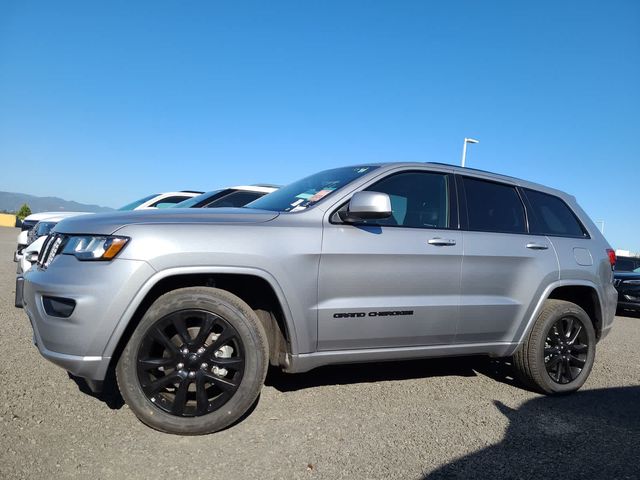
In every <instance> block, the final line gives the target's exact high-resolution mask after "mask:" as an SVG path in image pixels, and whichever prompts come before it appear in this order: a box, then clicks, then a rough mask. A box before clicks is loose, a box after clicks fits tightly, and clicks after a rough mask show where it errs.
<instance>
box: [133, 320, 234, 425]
mask: <svg viewBox="0 0 640 480" xmlns="http://www.w3.org/2000/svg"><path fill="white" fill-rule="evenodd" d="M244 367H245V355H244V346H243V344H242V340H241V338H240V335H239V334H238V332H237V330H236V329H235V328H234V327H233V326H232V325H231V324H230V323H229V322H227V321H226V320H225V319H224V318H222V317H221V316H220V315H217V314H215V313H212V312H209V311H205V310H200V309H186V310H179V311H176V312H172V313H170V314H169V315H166V316H165V317H163V318H161V319H160V320H159V321H158V322H156V323H155V324H154V325H153V326H152V327H151V328H150V329H149V330H148V331H147V332H146V333H145V335H144V337H143V339H142V342H141V343H140V347H139V349H138V353H137V376H138V380H139V382H140V386H141V387H142V391H143V392H144V394H145V396H146V397H147V399H148V400H149V401H150V402H152V403H153V404H154V405H156V406H157V407H158V408H160V409H161V410H163V411H165V412H167V413H169V414H171V415H175V416H180V417H198V416H202V415H206V414H208V413H211V412H213V411H215V410H218V409H219V408H220V407H222V406H223V405H224V404H225V403H227V402H228V401H229V399H231V397H232V396H233V395H234V394H235V392H236V391H237V389H238V387H239V386H240V382H241V380H242V376H243V374H244Z"/></svg>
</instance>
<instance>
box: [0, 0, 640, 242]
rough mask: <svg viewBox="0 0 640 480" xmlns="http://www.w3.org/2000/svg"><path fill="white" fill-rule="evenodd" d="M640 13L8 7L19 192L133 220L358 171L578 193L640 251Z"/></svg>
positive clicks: (618, 237)
mask: <svg viewBox="0 0 640 480" xmlns="http://www.w3.org/2000/svg"><path fill="white" fill-rule="evenodd" d="M639 25H640V2H638V1H635V0H629V1H607V2H603V1H597V2H595V1H593V2H592V1H573V2H572V1H563V2H555V1H549V2H545V1H537V2H526V3H525V2H512V1H501V2H489V1H487V2H479V1H468V2H467V1H448V2H436V1H415V2H413V1H401V2H392V1H386V2H379V1H361V2H360V1H344V0H343V1H336V2H329V1H323V2H311V1H295V2H293V1H292V2H280V1H275V0H274V1H270V2H215V1H202V2H197V1H189V2H178V1H175V2H174V1H153V2H142V1H136V2H129V1H127V2H116V1H110V2H85V1H78V2H70V1H62V2H44V1H43V2H29V1H18V0H16V1H11V0H9V1H7V0H5V1H4V2H2V3H1V4H0V165H1V171H2V174H1V175H0V190H8V191H19V192H24V193H31V194H35V195H56V196H60V197H63V198H66V199H72V200H77V201H81V202H87V203H98V204H101V205H107V206H112V207H117V206H119V205H122V204H124V203H127V202H129V201H131V200H133V199H135V198H137V197H141V196H144V195H146V194H148V193H154V192H159V191H165V190H174V189H202V190H211V189H214V188H217V187H221V186H227V185H231V184H242V183H255V182H272V183H287V182H290V181H292V180H295V179H297V178H299V177H301V176H303V175H306V174H309V173H312V172H314V171H317V170H320V169H324V168H328V167H332V166H338V165H347V164H354V163H366V162H379V161H438V162H448V163H458V162H459V161H460V154H461V147H462V140H463V138H464V137H465V136H471V137H475V138H478V139H480V141H481V143H480V144H479V145H474V146H472V147H471V148H470V151H469V154H468V157H467V162H468V166H471V167H476V168H482V169H487V170H493V171H497V172H500V173H505V174H509V175H514V176H519V177H523V178H526V179H528V180H533V181H537V182H541V183H544V184H548V185H550V186H554V187H557V188H560V189H563V190H566V191H568V192H570V193H572V194H574V195H576V196H577V197H578V200H579V201H580V203H581V204H582V205H583V207H584V208H585V209H586V210H587V212H588V213H589V214H590V215H591V216H592V218H593V219H594V220H600V219H604V220H605V235H606V236H607V238H608V239H609V241H610V242H611V243H612V244H613V245H614V247H617V248H628V249H632V250H636V251H640V219H639V216H638V214H637V212H638V206H639V205H640V193H639V192H640V189H639V188H638V183H639V180H640V155H639V154H638V152H639V151H640V116H639V113H638V112H639V111H640V87H639V86H640V28H639V27H638V26H639Z"/></svg>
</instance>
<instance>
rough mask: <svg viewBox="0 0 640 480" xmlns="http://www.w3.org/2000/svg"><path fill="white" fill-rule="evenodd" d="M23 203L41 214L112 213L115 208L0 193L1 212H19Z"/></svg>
mask: <svg viewBox="0 0 640 480" xmlns="http://www.w3.org/2000/svg"><path fill="white" fill-rule="evenodd" d="M23 203H26V204H27V205H29V208H30V209H31V212H32V213H39V212H94V213H98V212H111V211H113V208H109V207H101V206H100V205H87V204H85V203H78V202H74V201H72V200H63V199H62V198H58V197H36V196H35V195H27V194H26V193H13V192H0V211H7V212H17V211H18V209H19V208H20V207H21V206H22V204H23Z"/></svg>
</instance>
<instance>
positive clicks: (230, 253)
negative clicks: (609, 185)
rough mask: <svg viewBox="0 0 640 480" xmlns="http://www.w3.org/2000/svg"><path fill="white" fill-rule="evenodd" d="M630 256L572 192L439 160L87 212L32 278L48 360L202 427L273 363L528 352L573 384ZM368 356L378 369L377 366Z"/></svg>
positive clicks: (245, 401)
mask: <svg viewBox="0 0 640 480" xmlns="http://www.w3.org/2000/svg"><path fill="white" fill-rule="evenodd" d="M614 263H615V254H614V253H613V251H612V250H611V248H610V246H609V245H608V243H607V241H606V240H605V239H604V238H603V236H602V235H601V234H600V232H599V231H598V229H597V228H596V227H595V225H594V224H593V222H592V221H591V220H590V219H589V218H588V216H587V215H586V214H585V213H584V211H583V210H582V209H581V208H580V207H579V206H578V204H577V203H576V201H575V199H574V198H573V197H572V196H570V195H567V194H565V193H563V192H560V191H557V190H554V189H551V188H547V187H543V186H541V185H537V184H533V183H529V182H525V181H522V180H518V179H515V178H510V177H505V176H500V175H495V174H491V173H487V172H482V171H476V170H471V169H460V168H457V167H453V166H450V165H443V164H434V163H397V164H379V165H359V166H354V167H344V168H336V169H332V170H327V171H324V172H321V173H318V174H315V175H312V176H310V177H307V178H304V179H302V180H300V181H297V182H295V183H293V184H291V185H288V186H286V187H284V188H282V189H280V190H279V191H276V192H274V193H271V194H269V195H266V196H264V197H262V198H260V199H258V200H256V201H254V202H252V203H250V204H249V205H248V206H247V207H245V208H236V209H214V210H211V209H195V210H194V209H192V210H189V211H187V210H172V209H170V210H157V211H137V212H118V213H110V214H98V215H91V216H84V217H77V218H71V219H67V220H63V221H62V222H60V223H59V224H58V225H57V226H56V228H55V229H54V231H53V233H52V234H51V235H50V236H49V237H48V239H47V241H46V244H45V246H44V248H43V249H42V252H41V254H40V257H39V259H38V263H37V268H33V269H32V270H31V271H29V272H28V273H27V274H26V276H25V285H24V302H25V305H24V308H25V311H26V313H27V315H28V317H29V319H30V320H31V324H32V326H33V331H34V341H35V343H36V345H37V347H38V349H39V350H40V352H41V353H42V355H43V356H44V357H46V358H47V359H49V360H51V361H52V362H54V363H56V364H58V365H60V366H61V367H63V368H65V369H66V370H68V371H69V372H71V373H72V374H74V375H76V376H79V377H84V378H85V379H86V380H87V381H88V383H89V385H90V386H92V388H94V389H99V388H100V387H101V384H102V382H103V381H104V379H105V377H106V376H107V373H108V372H109V371H110V370H111V369H114V370H115V373H116V377H117V382H118V386H119V389H120V391H121V393H122V396H123V397H124V399H125V401H126V402H127V403H128V404H129V406H130V407H131V409H132V411H133V412H134V413H135V414H136V415H137V416H138V418H140V419H141V420H142V421H143V422H144V423H146V424H147V425H150V426H151V427H153V428H156V429H158V430H162V431H165V432H171V433H178V434H203V433H209V432H214V431H217V430H220V429H222V428H225V427H226V426H228V425H230V424H232V423H233V422H235V421H236V420H238V419H239V418H240V417H241V416H242V415H243V414H244V413H245V412H246V411H247V410H248V409H249V408H250V407H251V405H252V404H253V403H254V402H255V400H256V398H257V396H258V394H259V392H260V389H261V387H262V385H263V382H264V379H265V375H266V372H267V366H268V365H269V364H271V365H274V366H277V367H279V368H281V369H283V370H284V371H287V372H305V371H308V370H311V369H313V368H315V367H319V366H321V365H328V364H337V363H353V362H371V361H384V360H398V359H411V358H424V357H436V356H437V357H441V356H453V355H471V354H473V355H478V354H483V355H489V356H492V357H513V365H514V369H515V373H516V374H517V375H518V376H519V377H520V378H521V379H522V380H523V382H524V383H525V384H526V385H527V386H529V387H530V388H532V389H535V390H537V391H539V392H543V393H546V394H556V393H566V392H571V391H575V390H577V389H578V388H580V386H582V384H583V383H584V382H585V380H586V378H587V376H588V375H589V372H590V371H591V368H592V365H593V362H594V358H595V353H596V344H597V342H598V341H599V340H601V339H602V338H604V337H605V336H606V335H607V333H608V332H609V331H610V329H611V326H612V322H613V319H614V313H615V309H616V299H617V295H616V290H615V288H614V287H613V284H612V279H613V273H612V269H613V265H614ZM363 368H366V367H363Z"/></svg>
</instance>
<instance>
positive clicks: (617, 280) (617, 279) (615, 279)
mask: <svg viewBox="0 0 640 480" xmlns="http://www.w3.org/2000/svg"><path fill="white" fill-rule="evenodd" d="M621 283H622V280H621V279H619V278H614V279H613V286H614V287H619V286H620V284H621Z"/></svg>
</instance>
